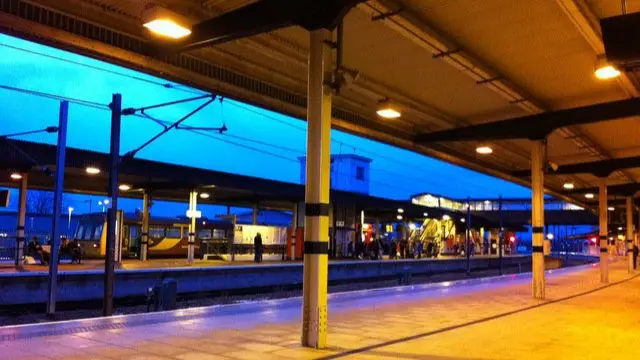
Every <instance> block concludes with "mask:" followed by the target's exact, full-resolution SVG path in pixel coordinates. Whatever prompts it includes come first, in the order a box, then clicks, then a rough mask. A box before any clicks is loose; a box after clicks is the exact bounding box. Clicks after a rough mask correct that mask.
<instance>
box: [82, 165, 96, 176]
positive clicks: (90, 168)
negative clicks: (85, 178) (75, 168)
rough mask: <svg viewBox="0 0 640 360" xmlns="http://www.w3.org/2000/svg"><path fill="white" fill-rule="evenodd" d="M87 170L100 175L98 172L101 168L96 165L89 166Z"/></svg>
mask: <svg viewBox="0 0 640 360" xmlns="http://www.w3.org/2000/svg"><path fill="white" fill-rule="evenodd" d="M85 171H86V172H87V174H89V175H98V174H100V169H98V168H97V167H94V166H87V168H86V169H85Z"/></svg>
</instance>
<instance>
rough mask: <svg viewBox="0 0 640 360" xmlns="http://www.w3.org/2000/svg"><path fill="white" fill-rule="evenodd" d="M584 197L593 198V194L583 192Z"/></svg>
mask: <svg viewBox="0 0 640 360" xmlns="http://www.w3.org/2000/svg"><path fill="white" fill-rule="evenodd" d="M584 197H586V198H587V199H593V198H594V197H595V195H593V194H592V193H586V194H584Z"/></svg>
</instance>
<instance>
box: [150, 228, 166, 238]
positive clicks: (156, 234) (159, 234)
mask: <svg viewBox="0 0 640 360" xmlns="http://www.w3.org/2000/svg"><path fill="white" fill-rule="evenodd" d="M149 237H150V238H152V239H162V238H164V228H163V227H158V226H149Z"/></svg>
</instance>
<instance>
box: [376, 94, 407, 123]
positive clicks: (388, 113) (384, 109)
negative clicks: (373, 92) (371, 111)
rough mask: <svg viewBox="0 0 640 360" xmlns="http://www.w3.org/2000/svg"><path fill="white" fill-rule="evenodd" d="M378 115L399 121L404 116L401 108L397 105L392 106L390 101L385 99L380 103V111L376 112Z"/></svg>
mask: <svg viewBox="0 0 640 360" xmlns="http://www.w3.org/2000/svg"><path fill="white" fill-rule="evenodd" d="M376 114H378V116H380V117H382V118H385V119H397V118H399V117H400V116H402V112H400V108H399V107H398V106H396V105H395V104H392V103H391V102H390V101H389V99H384V100H382V101H380V102H378V109H377V110H376Z"/></svg>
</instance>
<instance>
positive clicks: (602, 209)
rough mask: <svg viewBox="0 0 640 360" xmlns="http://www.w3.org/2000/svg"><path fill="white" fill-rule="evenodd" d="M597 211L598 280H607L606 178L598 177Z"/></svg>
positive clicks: (608, 241)
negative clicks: (598, 222)
mask: <svg viewBox="0 0 640 360" xmlns="http://www.w3.org/2000/svg"><path fill="white" fill-rule="evenodd" d="M598 199H599V204H598V213H599V217H600V282H602V283H603V284H606V283H608V282H609V245H610V242H611V240H609V230H608V221H609V220H608V211H609V209H608V205H607V178H606V177H605V178H601V179H600V190H599V192H598Z"/></svg>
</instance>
